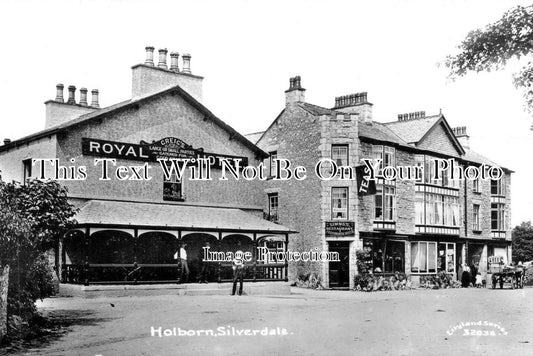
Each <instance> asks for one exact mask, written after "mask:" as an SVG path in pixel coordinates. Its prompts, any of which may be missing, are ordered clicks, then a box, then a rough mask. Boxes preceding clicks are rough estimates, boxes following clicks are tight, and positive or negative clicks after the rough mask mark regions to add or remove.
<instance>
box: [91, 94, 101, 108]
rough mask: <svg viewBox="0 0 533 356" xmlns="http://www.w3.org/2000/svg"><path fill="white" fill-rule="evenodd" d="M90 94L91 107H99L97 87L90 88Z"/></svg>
mask: <svg viewBox="0 0 533 356" xmlns="http://www.w3.org/2000/svg"><path fill="white" fill-rule="evenodd" d="M91 94H92V100H91V107H93V108H99V107H100V104H98V89H93V90H91Z"/></svg>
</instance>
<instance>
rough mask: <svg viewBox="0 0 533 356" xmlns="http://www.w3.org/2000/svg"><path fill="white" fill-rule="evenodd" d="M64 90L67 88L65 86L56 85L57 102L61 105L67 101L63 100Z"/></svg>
mask: <svg viewBox="0 0 533 356" xmlns="http://www.w3.org/2000/svg"><path fill="white" fill-rule="evenodd" d="M63 88H65V86H64V85H63V84H58V85H56V101H57V102H59V103H64V102H65V100H64V99H63Z"/></svg>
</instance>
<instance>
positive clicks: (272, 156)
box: [268, 151, 278, 177]
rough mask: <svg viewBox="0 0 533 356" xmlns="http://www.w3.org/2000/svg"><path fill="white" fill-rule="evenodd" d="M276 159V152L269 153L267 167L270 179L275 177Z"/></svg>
mask: <svg viewBox="0 0 533 356" xmlns="http://www.w3.org/2000/svg"><path fill="white" fill-rule="evenodd" d="M277 158H278V152H277V151H272V152H270V157H269V162H268V164H269V167H270V170H269V172H270V176H271V177H274V176H275V175H276V161H275V160H276V159H277Z"/></svg>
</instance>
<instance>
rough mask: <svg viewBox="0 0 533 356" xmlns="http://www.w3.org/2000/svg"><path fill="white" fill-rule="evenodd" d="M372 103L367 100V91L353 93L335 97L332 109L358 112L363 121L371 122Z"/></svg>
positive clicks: (350, 112)
mask: <svg viewBox="0 0 533 356" xmlns="http://www.w3.org/2000/svg"><path fill="white" fill-rule="evenodd" d="M372 107H373V104H372V103H369V102H368V93H367V92H366V91H364V92H361V93H354V94H349V95H343V96H337V97H335V106H334V107H333V109H332V110H335V111H340V112H343V113H349V114H358V115H359V118H361V120H362V121H363V122H367V123H372Z"/></svg>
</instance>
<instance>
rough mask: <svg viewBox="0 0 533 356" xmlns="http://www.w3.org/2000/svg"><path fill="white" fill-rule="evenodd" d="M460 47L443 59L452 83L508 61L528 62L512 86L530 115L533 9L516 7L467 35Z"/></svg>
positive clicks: (532, 75) (532, 106)
mask: <svg viewBox="0 0 533 356" xmlns="http://www.w3.org/2000/svg"><path fill="white" fill-rule="evenodd" d="M458 47H459V50H460V51H459V53H458V54H457V55H454V56H448V57H446V62H445V63H446V66H447V67H448V68H449V70H450V77H451V78H452V79H454V78H457V77H459V76H463V75H465V74H467V73H468V72H471V71H474V72H480V71H488V72H490V71H491V70H498V69H501V68H503V67H505V66H506V64H507V63H508V61H509V60H511V59H514V58H516V59H522V58H528V59H530V60H529V61H528V63H527V64H526V65H525V66H524V67H523V68H522V70H521V71H520V72H518V73H515V75H514V84H515V86H516V87H517V88H520V89H522V90H523V92H524V99H525V101H526V108H527V109H528V111H529V112H530V113H533V88H532V84H533V62H532V61H531V54H532V53H533V5H529V6H525V7H524V6H517V7H515V8H512V9H510V10H509V11H507V12H506V13H505V14H504V15H503V16H502V18H501V19H499V20H498V21H496V22H494V23H492V24H490V25H488V26H486V27H485V28H484V29H477V30H474V31H471V32H470V33H468V35H467V36H466V38H465V39H464V40H463V42H462V43H461V45H459V46H458Z"/></svg>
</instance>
